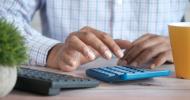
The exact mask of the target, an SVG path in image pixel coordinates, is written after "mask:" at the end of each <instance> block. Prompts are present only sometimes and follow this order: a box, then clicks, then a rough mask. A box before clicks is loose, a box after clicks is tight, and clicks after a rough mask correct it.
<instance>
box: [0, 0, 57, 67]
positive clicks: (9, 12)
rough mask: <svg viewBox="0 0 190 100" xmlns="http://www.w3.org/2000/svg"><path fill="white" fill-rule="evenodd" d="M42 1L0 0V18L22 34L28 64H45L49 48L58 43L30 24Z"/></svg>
mask: <svg viewBox="0 0 190 100" xmlns="http://www.w3.org/2000/svg"><path fill="white" fill-rule="evenodd" d="M42 1H44V0H0V18H4V19H6V20H7V21H8V22H11V23H13V24H14V25H15V26H16V27H17V28H18V30H19V31H20V32H21V35H22V36H24V38H25V42H26V46H27V47H28V55H29V60H28V64H30V65H40V66H45V65H46V62H47V61H46V59H47V55H48V52H49V50H50V49H51V48H52V47H53V46H54V45H56V44H57V43H59V41H57V40H53V39H50V38H47V37H45V36H43V35H42V34H41V33H39V32H37V31H36V30H35V29H33V28H32V27H31V26H30V22H31V20H32V17H33V15H34V13H35V12H36V10H38V9H39V8H40V6H41V5H42ZM13 42H14V41H13Z"/></svg>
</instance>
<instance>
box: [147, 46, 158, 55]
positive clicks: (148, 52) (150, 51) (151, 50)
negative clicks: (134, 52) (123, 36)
mask: <svg viewBox="0 0 190 100" xmlns="http://www.w3.org/2000/svg"><path fill="white" fill-rule="evenodd" d="M155 50H156V49H155V48H153V47H151V48H148V49H147V50H146V51H145V53H146V54H152V53H153V52H155Z"/></svg>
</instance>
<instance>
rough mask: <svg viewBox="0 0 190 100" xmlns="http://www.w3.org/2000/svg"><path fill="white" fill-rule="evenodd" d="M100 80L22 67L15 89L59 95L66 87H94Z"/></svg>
mask: <svg viewBox="0 0 190 100" xmlns="http://www.w3.org/2000/svg"><path fill="white" fill-rule="evenodd" d="M98 85H99V81H97V80H94V79H89V78H81V77H76V76H72V75H67V74H59V73H52V72H46V71H40V70H35V69H29V68H20V69H19V70H18V78H17V82H16V85H15V89H17V90H21V91H27V92H32V93H36V94H40V95H47V96H53V95H58V94H59V93H60V92H61V91H62V90H66V89H84V88H93V87H96V86H98Z"/></svg>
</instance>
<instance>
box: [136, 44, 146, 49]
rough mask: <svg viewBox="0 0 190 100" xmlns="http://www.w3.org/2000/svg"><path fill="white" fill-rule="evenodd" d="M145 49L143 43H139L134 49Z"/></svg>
mask: <svg viewBox="0 0 190 100" xmlns="http://www.w3.org/2000/svg"><path fill="white" fill-rule="evenodd" d="M144 48H145V44H144V43H141V44H139V45H137V46H136V49H137V50H138V49H139V50H141V49H144Z"/></svg>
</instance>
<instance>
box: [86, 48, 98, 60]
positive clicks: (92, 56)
mask: <svg viewBox="0 0 190 100" xmlns="http://www.w3.org/2000/svg"><path fill="white" fill-rule="evenodd" d="M88 56H89V58H90V60H94V59H95V58H96V56H95V54H94V53H93V52H92V51H91V50H88Z"/></svg>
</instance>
